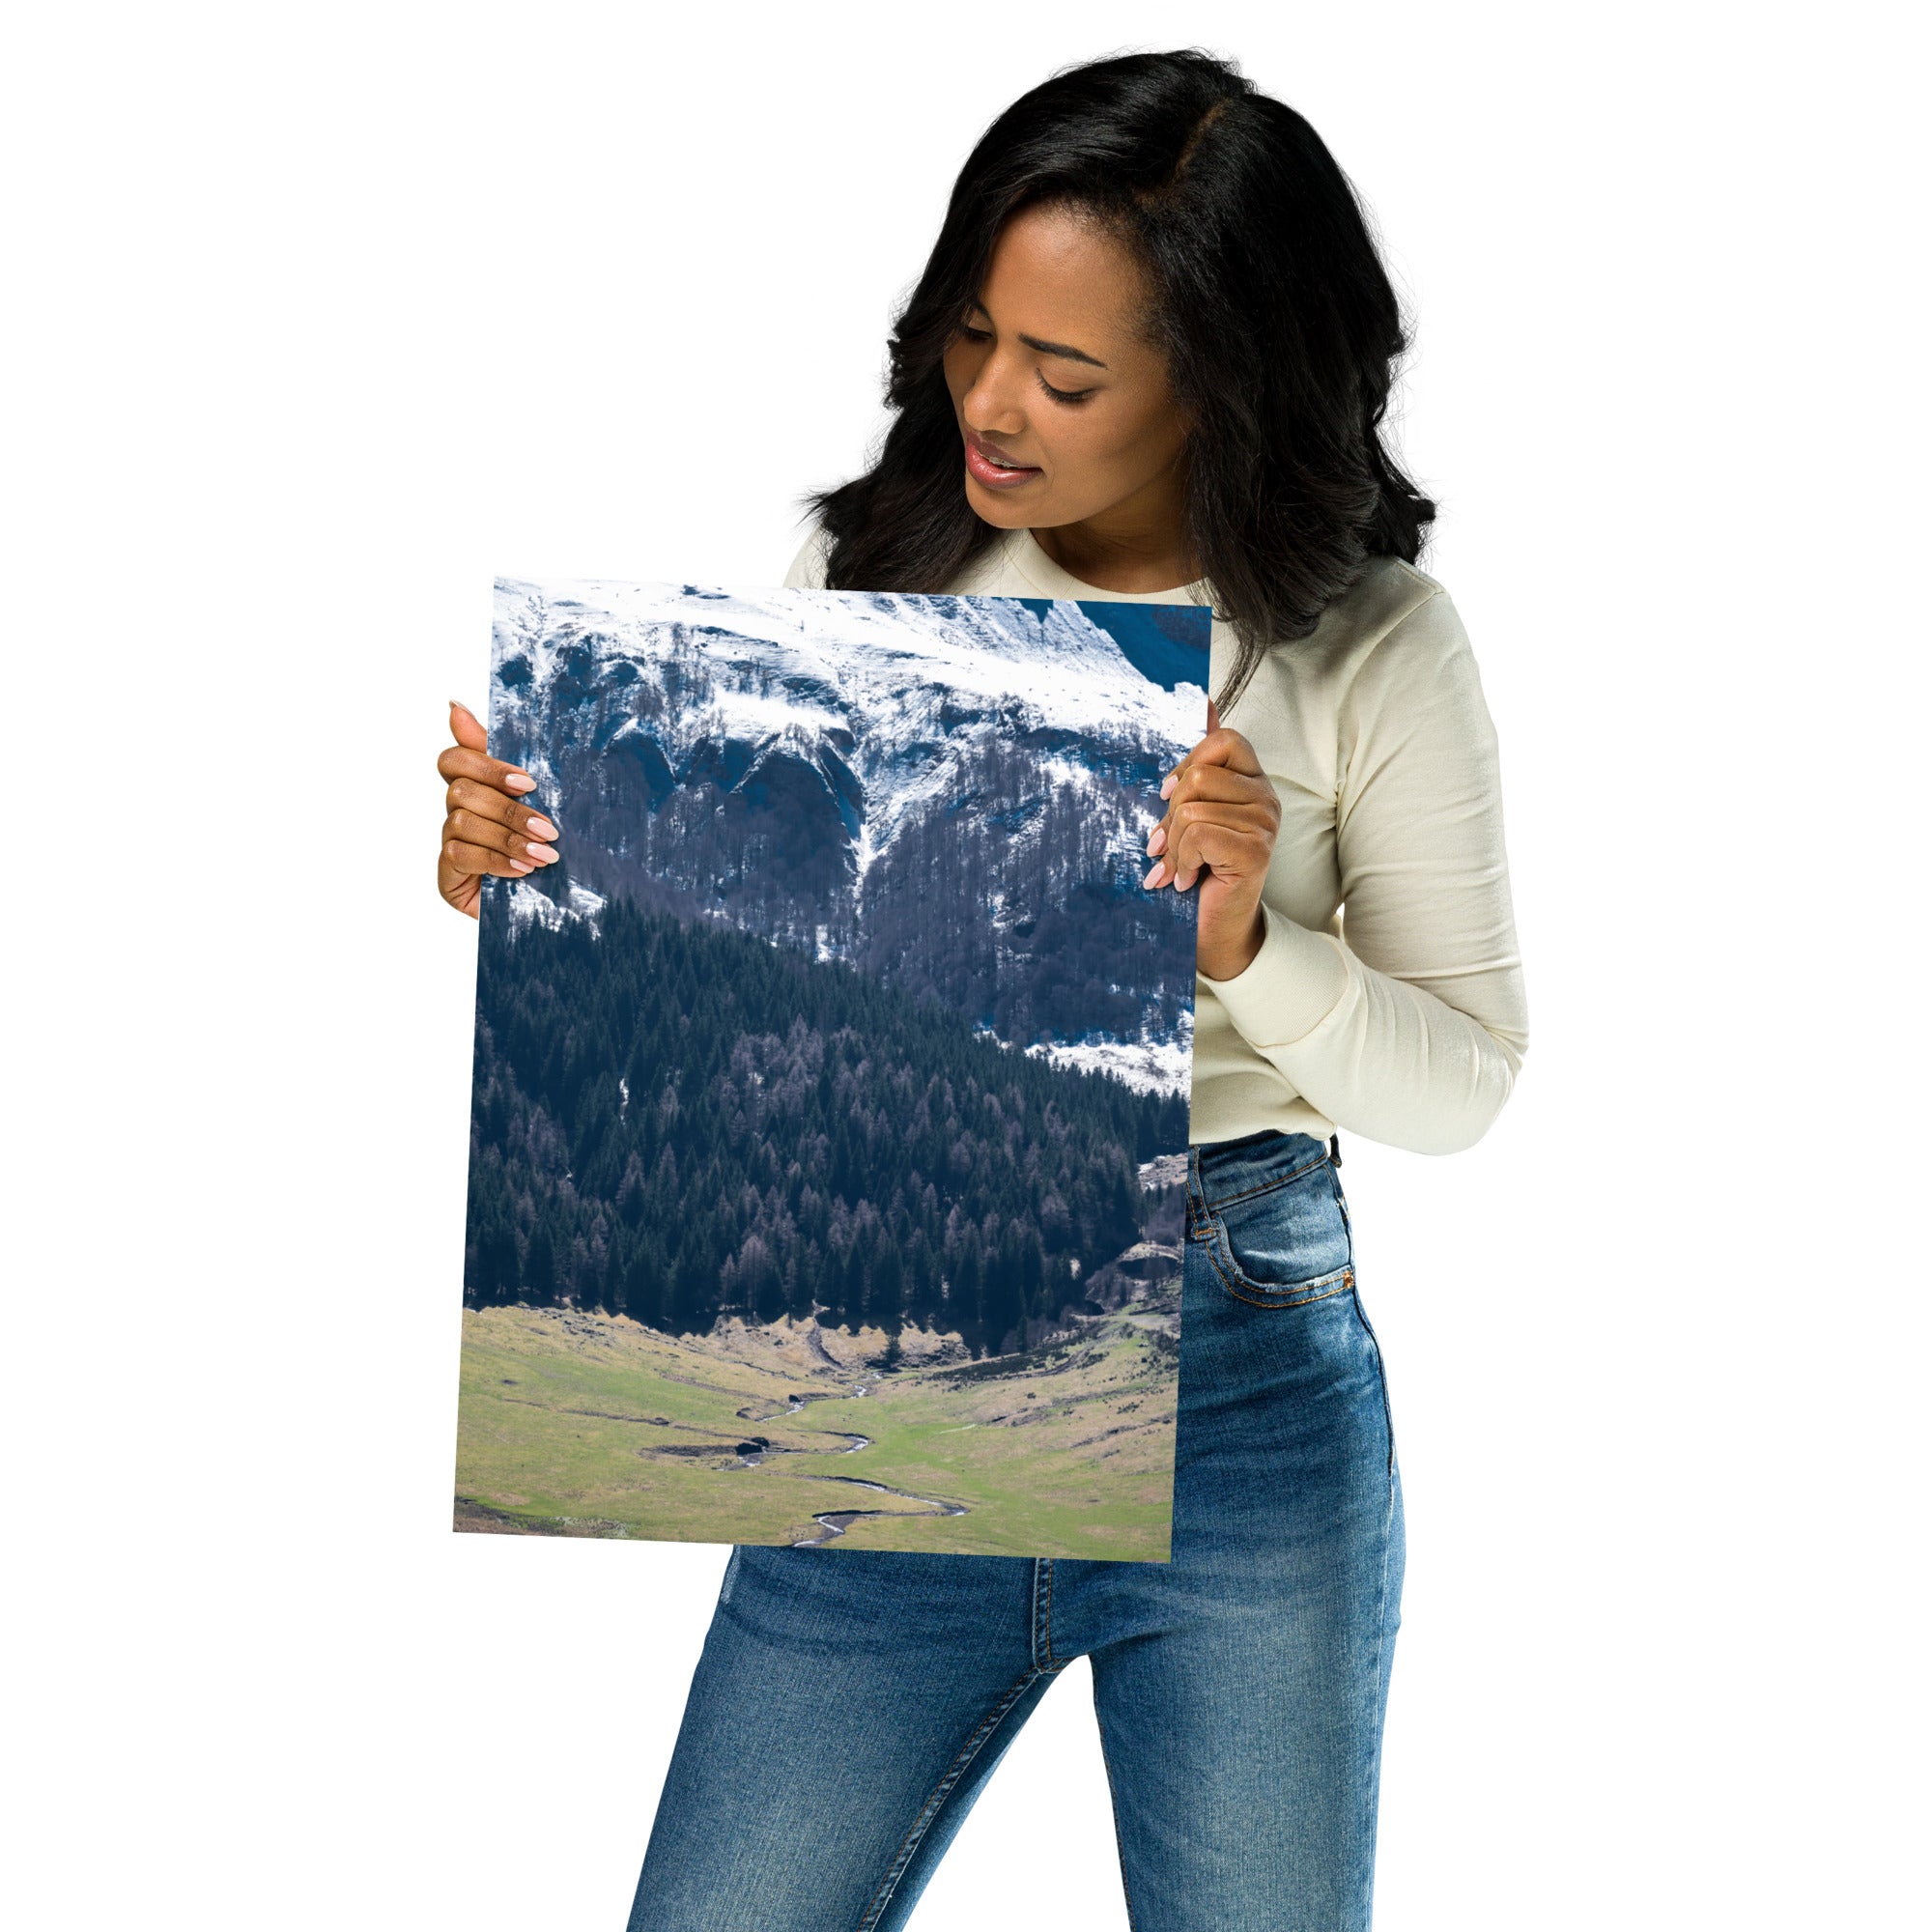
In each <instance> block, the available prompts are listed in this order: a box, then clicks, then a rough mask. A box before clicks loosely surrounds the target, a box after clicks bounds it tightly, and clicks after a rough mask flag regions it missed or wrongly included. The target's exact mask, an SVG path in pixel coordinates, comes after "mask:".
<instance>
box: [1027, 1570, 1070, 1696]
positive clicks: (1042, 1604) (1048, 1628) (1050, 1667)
mask: <svg viewBox="0 0 1932 1932" xmlns="http://www.w3.org/2000/svg"><path fill="white" fill-rule="evenodd" d="M1042 1575H1044V1577H1045V1579H1046V1592H1045V1597H1044V1600H1043V1601H1042V1598H1041V1593H1040V1578H1041V1576H1042ZM1042 1655H1043V1656H1044V1657H1045V1659H1046V1662H1044V1663H1042V1662H1040V1659H1041V1657H1042ZM1033 1662H1034V1668H1035V1669H1036V1670H1044V1671H1055V1670H1061V1669H1064V1668H1065V1662H1064V1661H1063V1660H1059V1659H1056V1658H1055V1657H1054V1654H1053V1558H1052V1557H1051V1556H1036V1557H1035V1558H1034V1564H1033Z"/></svg>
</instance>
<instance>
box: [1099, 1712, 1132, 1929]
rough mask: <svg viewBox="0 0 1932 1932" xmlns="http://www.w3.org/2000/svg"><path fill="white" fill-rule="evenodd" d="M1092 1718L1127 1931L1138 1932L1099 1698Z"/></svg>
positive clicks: (1118, 1798)
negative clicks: (1104, 1778) (1111, 1821)
mask: <svg viewBox="0 0 1932 1932" xmlns="http://www.w3.org/2000/svg"><path fill="white" fill-rule="evenodd" d="M1094 1722H1095V1725H1096V1727H1097V1728H1098V1730H1099V1733H1100V1765H1101V1768H1102V1769H1103V1770H1104V1771H1105V1772H1106V1774H1107V1803H1108V1808H1109V1809H1110V1810H1111V1811H1112V1812H1113V1814H1114V1852H1115V1856H1116V1858H1118V1860H1119V1861H1120V1866H1121V1897H1122V1901H1123V1902H1124V1903H1125V1905H1126V1908H1127V1932H1139V1926H1140V1920H1139V1919H1138V1918H1135V1917H1134V1889H1133V1886H1132V1884H1131V1883H1130V1882H1129V1880H1128V1878H1127V1834H1126V1833H1125V1831H1124V1830H1123V1829H1122V1825H1121V1788H1120V1786H1119V1785H1118V1784H1116V1783H1115V1781H1114V1754H1113V1752H1112V1751H1111V1750H1110V1749H1109V1748H1108V1746H1107V1720H1106V1719H1105V1718H1104V1717H1102V1716H1101V1715H1100V1705H1099V1700H1098V1698H1097V1697H1096V1698H1095V1699H1094Z"/></svg>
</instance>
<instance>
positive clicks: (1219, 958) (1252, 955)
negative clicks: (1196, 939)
mask: <svg viewBox="0 0 1932 1932" xmlns="http://www.w3.org/2000/svg"><path fill="white" fill-rule="evenodd" d="M1266 938H1267V924H1266V922H1265V921H1264V919H1263V917H1262V909H1261V906H1260V904H1259V903H1257V905H1256V906H1255V910H1254V914H1253V916H1252V918H1251V919H1250V920H1249V922H1248V926H1247V930H1246V931H1245V932H1243V933H1242V934H1241V935H1240V937H1239V938H1238V939H1236V940H1233V941H1228V942H1208V941H1203V942H1202V943H1201V944H1200V945H1199V946H1198V947H1197V949H1196V951H1195V955H1194V970H1195V971H1196V972H1197V973H1199V974H1200V975H1201V977H1202V978H1203V979H1204V980H1233V979H1235V978H1236V977H1237V976H1238V975H1240V974H1242V973H1245V972H1246V971H1247V970H1248V968H1249V967H1250V966H1252V965H1253V964H1254V963H1255V961H1256V959H1257V958H1259V957H1260V955H1261V950H1262V944H1263V942H1264V940H1265V939H1266Z"/></svg>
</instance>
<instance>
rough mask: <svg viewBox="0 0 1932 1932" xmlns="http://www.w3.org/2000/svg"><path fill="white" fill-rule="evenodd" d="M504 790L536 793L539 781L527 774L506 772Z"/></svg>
mask: <svg viewBox="0 0 1932 1932" xmlns="http://www.w3.org/2000/svg"><path fill="white" fill-rule="evenodd" d="M503 788H504V790H505V791H535V790H536V788H537V781H536V780H535V779H533V778H531V777H530V775H529V774H528V773H527V772H505V773H504V774H503Z"/></svg>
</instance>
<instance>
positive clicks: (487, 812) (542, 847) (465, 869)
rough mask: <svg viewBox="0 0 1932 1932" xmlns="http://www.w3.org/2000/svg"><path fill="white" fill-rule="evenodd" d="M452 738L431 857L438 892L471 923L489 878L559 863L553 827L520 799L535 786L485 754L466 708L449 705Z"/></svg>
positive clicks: (483, 739)
mask: <svg viewBox="0 0 1932 1932" xmlns="http://www.w3.org/2000/svg"><path fill="white" fill-rule="evenodd" d="M449 735H450V736H451V737H452V738H454V739H455V740H456V743H455V744H453V745H452V746H450V748H449V749H448V750H447V751H446V752H444V753H443V754H442V755H441V756H440V758H438V759H437V761H436V768H437V770H438V771H439V772H440V774H441V775H442V777H443V778H444V779H445V780H446V781H448V784H449V790H448V791H447V792H446V793H445V794H444V803H445V805H446V806H447V808H448V816H447V817H445V818H444V819H443V821H442V844H441V846H440V848H439V850H438V852H437V857H436V889H437V891H438V892H440V894H441V895H443V897H444V898H446V899H447V900H448V901H449V903H450V904H451V905H453V906H454V907H455V908H456V909H457V911H458V912H467V913H468V914H469V917H470V918H471V919H474V918H475V917H476V902H477V900H478V899H479V898H481V897H482V895H483V880H484V878H485V876H486V875H489V876H494V877H496V878H499V879H521V878H523V877H524V876H525V875H526V873H529V872H533V871H535V870H536V868H537V867H539V866H554V865H555V864H556V852H555V850H554V847H552V846H550V845H548V844H545V843H544V842H542V841H544V840H545V839H550V838H555V837H556V836H557V834H556V827H555V826H554V825H553V824H552V823H551V822H550V820H549V819H547V818H545V817H542V816H541V815H540V814H539V813H537V812H534V811H532V810H530V809H529V807H528V806H526V804H524V803H523V801H522V799H521V798H520V796H519V794H520V793H523V792H526V791H534V790H535V789H536V782H537V781H536V780H535V779H533V778H531V777H530V775H529V773H527V772H520V771H519V770H518V769H517V768H516V766H515V765H506V764H505V763H504V762H503V761H502V759H501V758H493V757H490V756H488V755H487V753H488V752H489V749H490V740H489V736H488V734H487V733H486V732H485V731H484V729H483V725H482V722H481V720H479V719H478V718H477V716H476V714H475V713H474V712H473V711H471V710H470V709H469V706H468V705H464V704H459V703H457V701H456V700H455V699H454V698H451V699H450V702H449Z"/></svg>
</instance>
